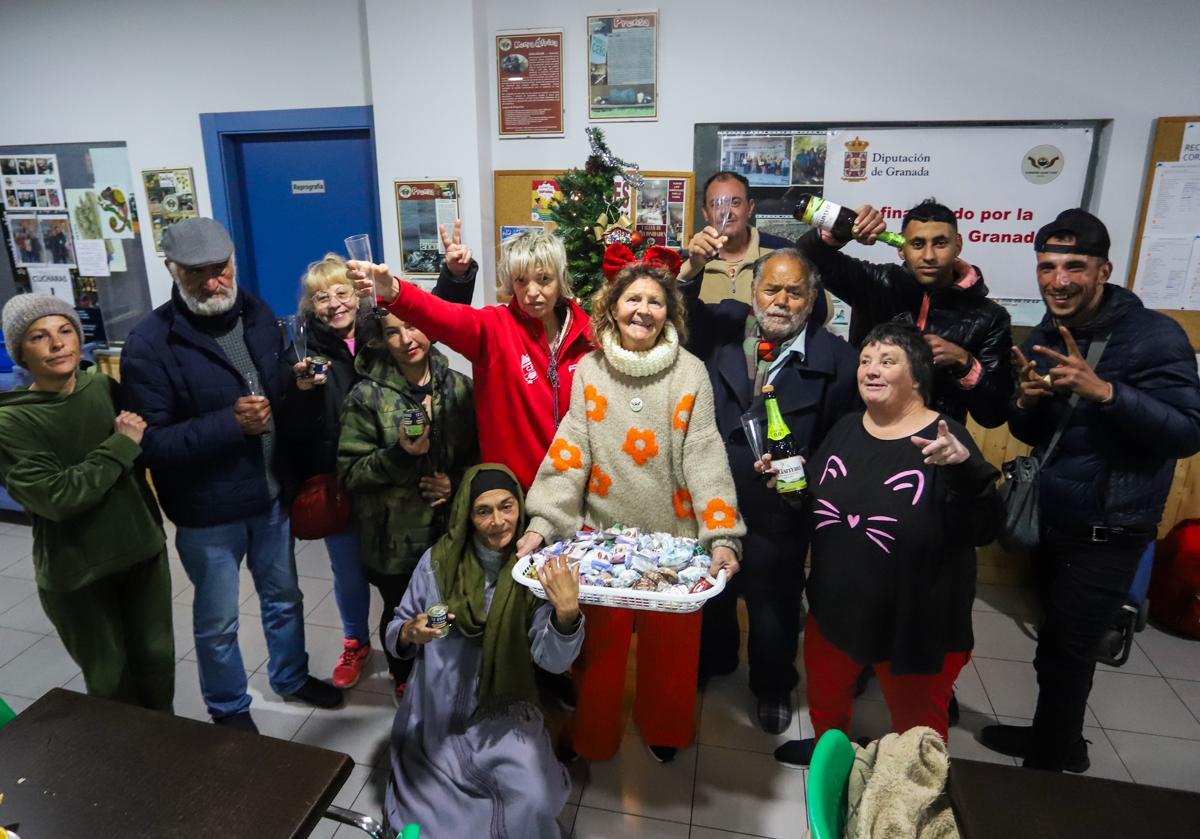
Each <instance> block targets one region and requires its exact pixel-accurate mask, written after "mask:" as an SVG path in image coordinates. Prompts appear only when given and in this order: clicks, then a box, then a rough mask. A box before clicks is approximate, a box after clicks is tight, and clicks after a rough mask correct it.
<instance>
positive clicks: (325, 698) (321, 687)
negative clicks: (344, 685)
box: [284, 676, 345, 708]
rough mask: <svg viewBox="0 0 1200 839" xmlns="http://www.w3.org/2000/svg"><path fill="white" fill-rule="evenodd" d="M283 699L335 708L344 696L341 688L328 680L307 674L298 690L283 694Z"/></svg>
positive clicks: (317, 706)
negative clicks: (323, 680) (324, 680)
mask: <svg viewBox="0 0 1200 839" xmlns="http://www.w3.org/2000/svg"><path fill="white" fill-rule="evenodd" d="M284 699H295V700H296V701H298V702H303V703H305V704H306V705H312V706H313V707H315V708H337V707H339V706H340V705H341V704H342V702H343V700H344V699H345V697H344V696H343V694H342V691H341V690H339V689H338V688H335V687H334V686H333V685H331V684H329V683H328V682H322V681H321V680H320V679H316V678H314V677H312V676H309V677H308V678H307V679H305V680H304V684H302V685H300V689H299V690H297V691H296V692H295V693H292V694H289V695H288V696H285V697H284Z"/></svg>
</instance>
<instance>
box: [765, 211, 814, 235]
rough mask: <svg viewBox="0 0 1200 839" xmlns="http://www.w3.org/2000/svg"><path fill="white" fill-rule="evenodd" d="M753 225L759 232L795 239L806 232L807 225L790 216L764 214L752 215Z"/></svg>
mask: <svg viewBox="0 0 1200 839" xmlns="http://www.w3.org/2000/svg"><path fill="white" fill-rule="evenodd" d="M754 226H755V227H757V228H758V232H759V233H770V234H771V235H772V236H782V237H783V238H784V239H788V240H790V241H793V242H794V241H795V240H797V239H799V238H800V237H801V236H803V235H804V234H805V233H807V232H808V230H809V227H808V225H807V224H805V223H804V222H801V221H796V220H795V219H794V218H792V217H791V216H777V215H764V214H763V213H758V214H757V215H755V216H754Z"/></svg>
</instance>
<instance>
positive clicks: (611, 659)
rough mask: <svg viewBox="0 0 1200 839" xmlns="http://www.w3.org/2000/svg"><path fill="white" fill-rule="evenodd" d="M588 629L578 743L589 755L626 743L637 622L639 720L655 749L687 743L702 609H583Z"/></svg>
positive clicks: (579, 670)
mask: <svg viewBox="0 0 1200 839" xmlns="http://www.w3.org/2000/svg"><path fill="white" fill-rule="evenodd" d="M583 612H584V614H586V615H587V634H586V635H585V636H584V639H583V650H582V651H581V652H580V654H579V658H577V659H576V660H575V670H574V672H575V693H576V695H577V698H576V702H575V721H574V725H573V729H572V736H571V740H572V746H573V747H574V749H575V751H576V752H578V753H579V754H580V755H582V756H583V757H586V758H587V759H588V760H608V759H610V758H611V757H612V756H613V755H615V754H616V753H617V749H619V748H620V747H621V736H622V735H623V734H624V732H623V730H622V725H621V719H622V711H623V706H624V697H625V673H626V663H627V662H628V659H629V639H630V638H631V637H632V635H633V627H634V625H635V624H636V625H637V636H638V642H637V693H636V697H635V699H634V703H633V720H634V722H635V723H637V727H638V729H639V730H640V731H641V733H642V739H644V740H645V741H646V743H647V744H648V745H651V746H673V747H675V748H677V749H681V748H684V747H685V746H687V745H689V744H690V743H691V742H692V738H693V737H694V736H695V733H696V676H697V671H698V669H699V665H700V614H701V613H700V612H699V611H696V612H690V613H687V614H674V613H668V612H646V611H642V610H635V609H614V608H610V607H607V606H584V607H583Z"/></svg>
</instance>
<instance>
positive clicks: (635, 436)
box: [621, 428, 658, 466]
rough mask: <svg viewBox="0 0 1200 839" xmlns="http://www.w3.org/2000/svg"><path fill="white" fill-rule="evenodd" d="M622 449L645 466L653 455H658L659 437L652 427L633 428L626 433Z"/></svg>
mask: <svg viewBox="0 0 1200 839" xmlns="http://www.w3.org/2000/svg"><path fill="white" fill-rule="evenodd" d="M621 449H622V450H623V451H624V452H625V453H626V454H627V455H629V456H630V457H632V458H633V462H634V463H636V464H637V465H638V466H645V465H646V464H647V463H649V462H650V459H651V458H652V457H656V456H657V455H658V439H657V438H656V437H655V436H654V429H652V428H631V429H629V433H628V434H626V435H625V445H623V446H621Z"/></svg>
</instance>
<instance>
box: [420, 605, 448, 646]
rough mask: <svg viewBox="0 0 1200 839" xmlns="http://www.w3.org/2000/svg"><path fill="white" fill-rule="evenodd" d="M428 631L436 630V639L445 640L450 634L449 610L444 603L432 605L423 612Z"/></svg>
mask: <svg viewBox="0 0 1200 839" xmlns="http://www.w3.org/2000/svg"><path fill="white" fill-rule="evenodd" d="M425 614H426V615H427V616H428V619H429V620H428V625H429V628H430V629H436V630H438V637H439V638H445V637H446V636H447V635H448V634H449V633H450V610H449V609H448V608H447V607H446V604H445V603H434V604H433V605H432V606H430V607H429V608H428V609H426V610H425Z"/></svg>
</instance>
